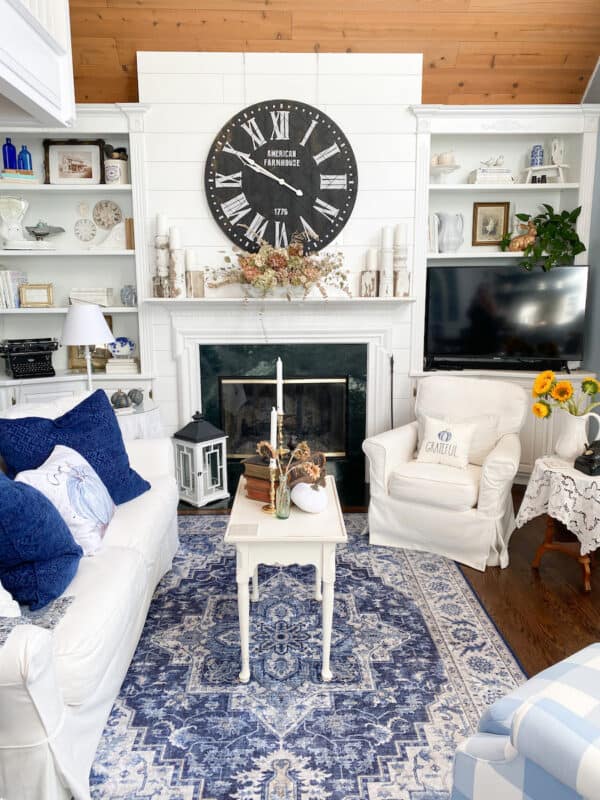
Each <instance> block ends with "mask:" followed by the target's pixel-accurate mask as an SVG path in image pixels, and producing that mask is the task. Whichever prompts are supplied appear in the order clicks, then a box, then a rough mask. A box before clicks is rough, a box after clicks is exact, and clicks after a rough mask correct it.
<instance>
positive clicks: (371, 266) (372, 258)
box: [367, 247, 377, 271]
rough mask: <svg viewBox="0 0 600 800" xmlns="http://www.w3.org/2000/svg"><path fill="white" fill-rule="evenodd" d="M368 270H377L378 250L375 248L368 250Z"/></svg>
mask: <svg viewBox="0 0 600 800" xmlns="http://www.w3.org/2000/svg"><path fill="white" fill-rule="evenodd" d="M367 269H368V270H369V271H371V270H376V269H377V248H375V247H372V248H371V249H370V250H367Z"/></svg>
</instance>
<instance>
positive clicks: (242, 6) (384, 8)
mask: <svg viewBox="0 0 600 800" xmlns="http://www.w3.org/2000/svg"><path fill="white" fill-rule="evenodd" d="M471 2H472V0H367V3H368V8H369V14H379V13H382V12H383V13H385V12H389V11H396V12H402V13H404V12H406V11H414V12H425V11H428V12H436V13H439V12H444V11H467V10H468V9H469V5H470V3H471ZM106 4H107V5H108V6H109V7H110V8H143V9H146V10H152V9H173V7H175V6H176V7H177V8H180V9H202V10H216V11H220V10H222V9H223V7H224V6H225V8H227V10H241V11H248V10H249V11H264V10H269V11H296V10H298V9H299V7H300V6H301V10H302V11H311V12H318V13H322V12H323V10H324V5H323V0H301V3H298V0H227V2H226V3H224V2H223V0H107V3H106ZM90 5H94V3H93V0H90ZM365 5H366V3H365V0H327V10H328V11H338V12H348V11H351V12H352V11H363V10H364V9H365ZM555 10H556V9H555Z"/></svg>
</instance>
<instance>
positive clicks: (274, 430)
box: [270, 406, 277, 450]
mask: <svg viewBox="0 0 600 800" xmlns="http://www.w3.org/2000/svg"><path fill="white" fill-rule="evenodd" d="M270 441H271V447H272V448H273V450H277V409H276V408H275V406H273V408H272V409H271V439H270Z"/></svg>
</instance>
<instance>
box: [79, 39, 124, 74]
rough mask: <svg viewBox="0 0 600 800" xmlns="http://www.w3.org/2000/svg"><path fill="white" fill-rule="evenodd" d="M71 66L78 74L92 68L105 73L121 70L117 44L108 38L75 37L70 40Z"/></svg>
mask: <svg viewBox="0 0 600 800" xmlns="http://www.w3.org/2000/svg"><path fill="white" fill-rule="evenodd" d="M71 45H72V49H73V66H74V68H75V72H76V73H78V72H80V71H81V70H82V69H86V68H89V67H93V68H94V69H103V70H107V71H111V70H116V71H118V70H119V69H121V64H120V62H119V54H118V52H117V44H116V42H115V40H114V39H111V38H109V37H94V36H77V37H74V38H73V39H72V40H71Z"/></svg>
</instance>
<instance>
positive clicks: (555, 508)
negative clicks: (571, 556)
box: [517, 456, 600, 555]
mask: <svg viewBox="0 0 600 800" xmlns="http://www.w3.org/2000/svg"><path fill="white" fill-rule="evenodd" d="M540 514H549V515H550V516H551V517H554V519H557V520H559V521H560V522H562V523H563V524H564V525H566V527H567V528H568V529H569V530H570V531H571V533H574V534H575V536H577V538H578V539H579V541H580V542H581V555H585V554H586V553H591V552H592V551H594V550H596V548H597V547H599V546H600V476H596V477H592V476H590V475H585V474H584V473H583V472H579V470H576V469H574V467H573V465H572V464H570V463H569V462H567V461H563V460H562V459H560V458H558V457H557V456H545V457H544V458H538V460H537V461H536V462H535V466H534V468H533V472H532V473H531V477H530V479H529V483H528V485H527V491H526V492H525V496H524V497H523V502H522V503H521V508H520V509H519V513H518V514H517V527H518V528H521V527H522V526H523V525H525V523H526V522H529V520H530V519H533V518H534V517H537V516H539V515H540Z"/></svg>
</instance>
